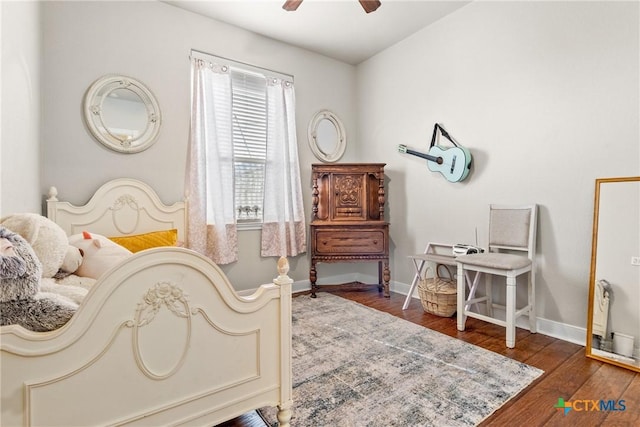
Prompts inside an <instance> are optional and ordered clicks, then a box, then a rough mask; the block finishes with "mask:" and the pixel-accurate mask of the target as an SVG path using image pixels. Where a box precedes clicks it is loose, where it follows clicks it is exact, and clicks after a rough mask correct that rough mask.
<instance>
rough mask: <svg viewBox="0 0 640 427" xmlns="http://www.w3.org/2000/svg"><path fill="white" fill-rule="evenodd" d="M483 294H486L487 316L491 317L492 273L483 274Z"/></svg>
mask: <svg viewBox="0 0 640 427" xmlns="http://www.w3.org/2000/svg"><path fill="white" fill-rule="evenodd" d="M484 288H485V291H484V292H485V293H484V294H485V295H486V296H487V302H486V305H487V316H489V317H493V275H491V274H485V275H484Z"/></svg>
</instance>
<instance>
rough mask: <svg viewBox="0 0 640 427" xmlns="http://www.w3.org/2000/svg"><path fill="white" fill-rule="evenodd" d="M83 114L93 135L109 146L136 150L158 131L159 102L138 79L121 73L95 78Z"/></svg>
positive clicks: (159, 118) (113, 148)
mask: <svg viewBox="0 0 640 427" xmlns="http://www.w3.org/2000/svg"><path fill="white" fill-rule="evenodd" d="M84 118H85V122H86V124H87V127H88V128H89V131H90V132H91V134H92V135H93V137H94V138H95V139H96V140H98V141H99V142H100V143H102V144H103V145H105V146H106V147H108V148H110V149H111V150H114V151H118V152H121V153H138V152H140V151H143V150H146V149H147V148H149V147H150V146H151V145H152V144H153V143H154V142H155V140H156V138H157V136H158V133H159V131H160V123H161V114H160V106H159V105H158V101H157V100H156V98H155V96H154V95H153V93H152V92H151V91H150V90H149V89H148V88H147V87H146V86H145V85H144V84H143V83H142V82H140V81H138V80H136V79H134V78H131V77H125V76H120V75H106V76H103V77H101V78H99V79H98V80H96V81H95V82H94V83H93V84H92V85H91V86H90V87H89V89H88V90H87V93H86V95H85V99H84Z"/></svg>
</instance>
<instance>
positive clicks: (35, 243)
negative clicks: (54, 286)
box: [0, 213, 82, 278]
mask: <svg viewBox="0 0 640 427" xmlns="http://www.w3.org/2000/svg"><path fill="white" fill-rule="evenodd" d="M0 225H2V226H4V227H6V228H8V229H9V230H11V231H13V232H14V233H18V234H19V235H20V236H22V237H23V238H24V239H25V240H26V241H27V242H28V243H29V244H30V245H31V247H32V248H33V251H34V252H35V254H36V256H37V257H38V260H40V262H41V263H42V277H47V278H50V277H54V276H56V275H57V274H60V273H61V272H62V273H67V274H69V273H73V272H74V271H76V270H77V269H78V267H79V266H80V264H81V263H82V254H81V253H80V251H79V250H78V248H76V247H74V246H71V245H70V244H69V239H68V238H67V235H66V233H65V232H64V230H63V229H62V228H61V227H60V226H59V225H58V224H56V223H55V222H53V221H51V220H50V219H49V218H46V217H44V216H42V215H38V214H35V213H22V214H14V215H9V216H7V217H5V218H2V220H0ZM63 275H64V274H63Z"/></svg>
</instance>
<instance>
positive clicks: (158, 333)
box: [0, 248, 292, 426]
mask: <svg viewBox="0 0 640 427" xmlns="http://www.w3.org/2000/svg"><path fill="white" fill-rule="evenodd" d="M278 267H279V268H278V270H279V275H278V277H277V278H276V279H274V281H273V283H272V284H267V285H262V286H260V287H259V288H258V290H257V291H256V292H255V293H254V294H253V295H250V296H247V297H241V296H239V295H238V294H237V293H236V292H235V291H234V290H233V287H232V286H231V284H230V283H229V281H228V279H227V278H226V276H225V275H224V273H223V272H222V271H221V270H220V269H219V267H218V266H216V265H215V264H213V263H212V262H210V261H209V260H208V259H206V258H205V257H203V256H201V255H199V254H197V253H196V252H193V251H190V250H187V249H182V248H158V249H152V250H148V251H143V252H139V253H137V254H135V255H133V256H132V257H131V258H129V259H127V260H126V261H125V262H124V263H122V264H120V265H119V266H117V267H115V268H113V269H111V270H110V271H109V272H107V273H106V274H105V275H104V276H103V277H102V278H101V279H100V280H99V281H98V283H97V284H96V285H95V286H94V287H93V288H92V290H91V291H90V292H89V294H88V295H87V297H86V299H85V300H84V301H83V303H82V304H81V306H80V308H79V310H78V312H77V313H76V314H75V315H74V317H73V318H72V319H71V321H70V322H69V323H68V324H67V325H65V326H64V327H63V328H61V329H59V330H56V331H52V332H47V333H34V332H30V331H27V330H25V329H23V328H21V327H18V326H7V327H2V328H1V331H0V334H1V336H0V339H1V341H0V357H1V360H0V366H1V368H0V369H1V378H2V379H1V381H2V382H1V385H2V402H1V403H2V417H1V423H0V424H2V425H6V426H21V425H26V426H30V425H47V426H53V425H59V426H72V425H78V426H88V425H132V426H133V425H141V426H142V425H144V426H149V425H203V426H205V425H206V426H213V425H216V424H219V423H221V422H223V421H225V420H228V419H231V418H233V417H235V416H238V415H240V414H243V413H245V412H247V411H249V410H252V409H256V408H259V407H262V406H278V407H279V409H280V410H279V419H280V421H281V425H282V426H288V425H289V420H290V418H291V411H290V408H291V403H292V402H291V399H292V380H291V283H292V280H291V279H290V278H289V277H288V276H287V272H288V264H287V262H286V259H284V258H281V260H280V261H279V262H278Z"/></svg>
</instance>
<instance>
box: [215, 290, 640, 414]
mask: <svg viewBox="0 0 640 427" xmlns="http://www.w3.org/2000/svg"><path fill="white" fill-rule="evenodd" d="M321 289H322V292H331V293H333V294H335V295H339V296H341V297H344V298H347V299H350V300H353V301H356V302H359V303H361V304H364V305H367V306H369V307H372V308H375V309H377V310H380V311H385V312H387V313H390V314H392V315H394V316H397V317H400V318H403V319H406V320H408V321H410V322H413V323H417V324H419V325H422V326H424V327H427V328H430V329H433V330H436V331H438V332H441V333H443V334H446V335H449V336H451V337H455V338H457V339H460V340H463V341H466V342H469V343H472V344H475V345H477V346H480V347H483V348H485V349H487V350H491V351H494V352H496V353H500V354H502V355H504V356H506V357H509V358H511V359H515V360H519V361H521V362H524V363H527V364H529V365H531V366H535V367H537V368H540V369H542V370H543V371H545V372H544V374H543V375H542V376H541V377H540V378H538V379H537V380H536V381H535V382H534V383H532V384H531V385H529V386H528V387H527V388H526V389H524V390H523V391H522V392H520V393H519V394H518V395H517V396H516V397H514V398H513V399H511V400H510V401H509V402H507V403H506V404H505V405H503V406H502V407H501V408H500V409H498V411H496V412H495V413H494V414H493V415H491V416H490V417H489V418H487V419H486V420H485V421H484V422H483V423H482V424H480V425H481V426H485V427H486V426H510V427H511V426H527V427H533V426H575V425H581V426H588V427H590V426H621V427H622V426H640V374H637V373H635V372H633V371H629V370H626V369H623V368H619V367H616V366H613V365H609V364H606V363H602V362H599V361H596V360H592V359H589V358H587V357H586V356H585V350H584V347H582V346H579V345H576V344H571V343H568V342H566V341H561V340H558V339H555V338H552V337H549V336H546V335H542V334H531V333H530V332H529V331H527V330H525V329H518V330H517V332H516V348H514V349H508V348H506V347H505V343H504V338H505V337H504V328H502V327H500V326H496V325H492V324H489V323H486V322H483V321H480V320H476V319H468V320H467V324H466V330H465V331H464V332H459V331H458V330H457V328H456V318H455V316H454V317H451V318H442V317H438V316H434V315H430V314H428V313H425V312H424V310H423V309H422V305H421V304H420V301H419V300H417V299H414V300H413V301H412V302H411V305H410V306H409V308H408V309H407V310H402V304H403V302H404V298H405V297H404V295H400V294H395V293H391V298H384V297H383V296H382V294H380V293H378V290H377V287H375V286H373V287H372V286H368V287H363V286H352V285H341V286H326V287H325V286H323V287H322V288H321ZM298 295H303V294H296V295H294V297H297V296H298ZM558 398H563V399H564V400H565V401H567V402H572V401H578V400H589V401H599V400H606V401H609V400H613V401H616V402H617V401H619V400H624V401H625V402H624V404H625V407H626V409H625V410H624V411H593V410H581V411H579V410H578V409H582V408H584V407H587V408H589V409H591V406H589V405H586V406H584V405H583V404H580V405H579V406H578V408H576V410H572V411H570V412H569V413H568V414H567V415H564V414H562V413H561V412H559V411H558V410H557V409H556V408H554V405H556V403H557V402H558ZM616 407H617V408H619V409H621V407H620V406H616ZM265 425H266V424H265V423H264V421H263V420H262V418H261V417H260V416H259V415H258V414H257V413H255V412H251V413H248V414H245V415H243V416H242V417H239V418H236V419H234V420H231V421H228V422H226V423H224V424H221V426H224V427H249V426H251V427H264V426H265ZM295 427H306V426H295Z"/></svg>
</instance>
